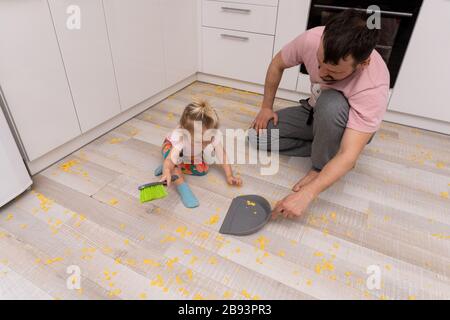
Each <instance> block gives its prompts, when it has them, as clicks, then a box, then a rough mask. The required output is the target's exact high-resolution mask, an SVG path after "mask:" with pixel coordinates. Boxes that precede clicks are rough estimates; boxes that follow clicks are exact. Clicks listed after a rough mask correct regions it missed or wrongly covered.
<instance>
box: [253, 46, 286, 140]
mask: <svg viewBox="0 0 450 320" xmlns="http://www.w3.org/2000/svg"><path fill="white" fill-rule="evenodd" d="M286 68H287V66H286V64H285V63H284V61H283V59H282V57H281V52H278V53H277V54H276V55H275V57H274V58H273V59H272V62H271V63H270V66H269V69H268V70H267V74H266V81H265V84H264V99H263V102H262V107H261V111H260V112H259V114H258V115H257V116H256V119H255V121H253V123H252V126H251V128H254V129H255V130H256V132H259V131H260V130H263V129H267V124H268V123H269V121H270V120H271V119H273V123H274V124H275V125H277V124H278V115H277V114H276V113H275V112H273V110H272V108H273V102H274V101H275V94H276V93H277V90H278V86H279V85H280V81H281V77H282V76H283V71H284V69H286Z"/></svg>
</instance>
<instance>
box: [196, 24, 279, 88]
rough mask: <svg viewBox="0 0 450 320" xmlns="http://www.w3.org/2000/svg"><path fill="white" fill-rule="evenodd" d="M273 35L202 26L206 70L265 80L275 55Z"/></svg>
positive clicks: (222, 74) (225, 75)
mask: <svg viewBox="0 0 450 320" xmlns="http://www.w3.org/2000/svg"><path fill="white" fill-rule="evenodd" d="M273 38H274V37H273V36H268V35H262V34H256V33H249V32H239V31H231V30H225V29H217V28H209V27H203V28H202V45H203V51H202V52H203V72H204V73H209V74H212V75H218V76H222V77H227V78H232V79H238V80H241V81H247V82H252V83H257V84H264V80H265V76H266V70H267V67H268V66H269V64H270V61H271V59H272V50H273V40H274V39H273Z"/></svg>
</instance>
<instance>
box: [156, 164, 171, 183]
mask: <svg viewBox="0 0 450 320" xmlns="http://www.w3.org/2000/svg"><path fill="white" fill-rule="evenodd" d="M166 161H167V160H166ZM166 161H164V164H163V173H162V176H161V180H159V182H163V181H166V182H167V187H170V184H171V183H172V170H171V168H170V167H171V166H170V164H169V163H166Z"/></svg>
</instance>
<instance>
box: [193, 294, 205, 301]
mask: <svg viewBox="0 0 450 320" xmlns="http://www.w3.org/2000/svg"><path fill="white" fill-rule="evenodd" d="M193 299H194V300H205V298H204V297H203V296H202V295H201V294H200V293H196V294H195V295H194V297H193Z"/></svg>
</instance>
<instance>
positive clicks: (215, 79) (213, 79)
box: [197, 72, 309, 102]
mask: <svg viewBox="0 0 450 320" xmlns="http://www.w3.org/2000/svg"><path fill="white" fill-rule="evenodd" d="M197 79H198V81H202V82H207V83H212V84H217V85H220V86H225V87H230V88H235V89H239V90H244V91H249V92H254V93H259V94H264V86H263V85H260V84H255V83H250V82H244V81H240V80H235V79H230V78H223V77H219V76H214V75H210V74H206V73H201V72H200V73H198V74H197ZM276 96H277V98H280V99H285V100H290V101H296V102H297V101H299V100H300V99H305V98H309V96H307V95H305V94H302V93H300V92H296V91H290V90H285V89H278V91H277V95H276Z"/></svg>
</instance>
